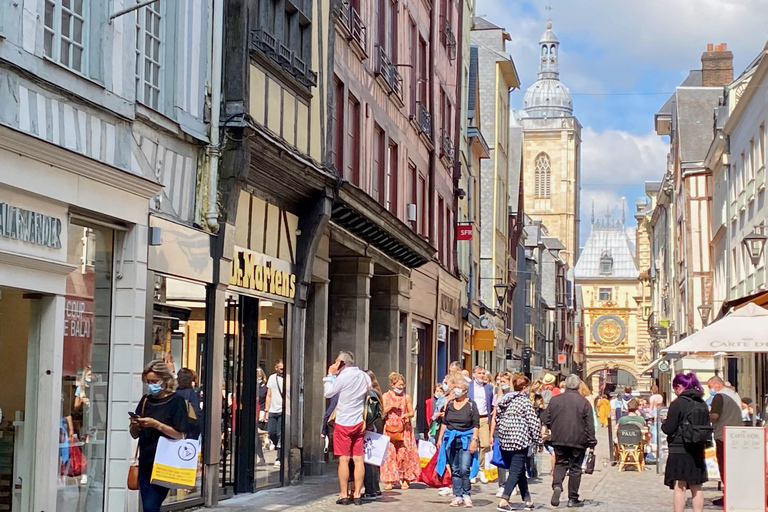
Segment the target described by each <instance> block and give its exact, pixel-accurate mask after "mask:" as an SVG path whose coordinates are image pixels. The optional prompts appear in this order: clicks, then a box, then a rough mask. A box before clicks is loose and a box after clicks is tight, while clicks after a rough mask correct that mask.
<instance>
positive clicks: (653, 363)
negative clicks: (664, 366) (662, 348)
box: [640, 356, 664, 375]
mask: <svg viewBox="0 0 768 512" xmlns="http://www.w3.org/2000/svg"><path fill="white" fill-rule="evenodd" d="M662 359H664V356H661V357H657V358H656V359H654V360H653V361H652V362H651V363H650V364H649V365H648V366H646V367H645V368H643V369H642V370H640V375H645V374H646V373H648V372H651V371H653V369H654V368H655V367H656V365H657V364H659V361H661V360H662Z"/></svg>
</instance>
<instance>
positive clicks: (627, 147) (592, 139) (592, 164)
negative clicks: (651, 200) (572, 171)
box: [581, 127, 669, 186]
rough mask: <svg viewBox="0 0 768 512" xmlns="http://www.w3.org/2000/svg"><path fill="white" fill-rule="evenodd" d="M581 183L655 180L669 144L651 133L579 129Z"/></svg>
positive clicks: (662, 164) (664, 160) (627, 182)
mask: <svg viewBox="0 0 768 512" xmlns="http://www.w3.org/2000/svg"><path fill="white" fill-rule="evenodd" d="M582 140H583V143H582V147H581V182H582V186H584V185H590V186H597V185H601V184H610V185H631V184H635V185H639V184H642V183H643V182H645V181H654V180H659V179H661V177H662V176H663V175H664V172H665V170H666V168H667V167H666V158H667V152H668V150H669V146H668V145H667V144H666V143H665V142H664V141H663V140H662V139H661V137H659V136H658V135H656V134H655V133H653V132H650V133H647V134H645V135H633V134H631V133H628V132H625V131H622V130H606V131H603V132H597V131H595V130H593V129H592V128H590V127H586V128H584V130H583V131H582Z"/></svg>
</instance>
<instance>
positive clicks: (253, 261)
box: [229, 247, 296, 299]
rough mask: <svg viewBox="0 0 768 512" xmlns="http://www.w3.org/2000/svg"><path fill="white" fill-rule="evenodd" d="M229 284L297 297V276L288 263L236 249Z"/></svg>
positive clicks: (287, 296) (290, 297) (261, 291)
mask: <svg viewBox="0 0 768 512" xmlns="http://www.w3.org/2000/svg"><path fill="white" fill-rule="evenodd" d="M229 284H230V285H232V286H238V287H240V288H246V289H248V290H254V291H257V292H260V293H269V294H271V295H277V296H280V297H285V298H288V299H293V298H294V296H295V295H296V274H294V272H293V266H292V265H291V264H290V263H288V262H287V261H283V260H278V259H276V258H270V257H269V256H267V255H265V254H261V253H257V252H253V251H249V250H248V249H242V248H240V247H235V257H234V258H233V259H232V274H231V275H230V277H229Z"/></svg>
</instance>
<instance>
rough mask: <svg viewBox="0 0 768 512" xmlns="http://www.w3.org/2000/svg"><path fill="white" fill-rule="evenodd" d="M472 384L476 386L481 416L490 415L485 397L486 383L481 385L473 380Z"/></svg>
mask: <svg viewBox="0 0 768 512" xmlns="http://www.w3.org/2000/svg"><path fill="white" fill-rule="evenodd" d="M472 386H474V387H475V404H476V405H477V412H478V413H479V414H480V416H488V402H487V401H486V399H485V384H482V385H481V384H478V383H477V382H476V381H474V380H473V381H472Z"/></svg>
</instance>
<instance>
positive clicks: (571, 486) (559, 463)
mask: <svg viewBox="0 0 768 512" xmlns="http://www.w3.org/2000/svg"><path fill="white" fill-rule="evenodd" d="M585 453H586V450H585V449H584V448H573V447H571V446H555V459H556V462H555V476H554V478H553V479H552V488H553V489H554V488H555V487H559V488H560V489H562V488H563V480H565V473H566V472H568V499H569V500H578V499H579V486H580V485H581V465H582V463H583V462H584V454H585Z"/></svg>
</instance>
